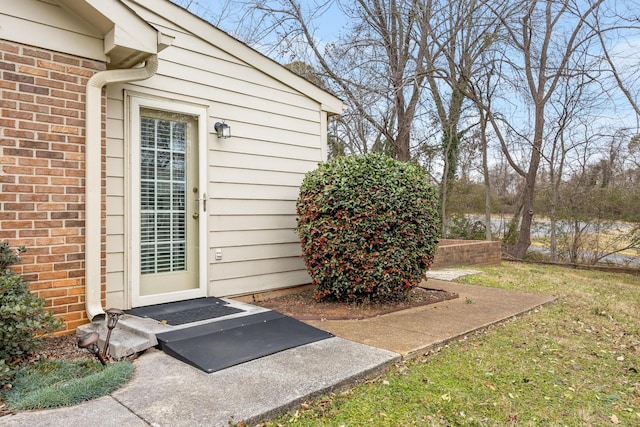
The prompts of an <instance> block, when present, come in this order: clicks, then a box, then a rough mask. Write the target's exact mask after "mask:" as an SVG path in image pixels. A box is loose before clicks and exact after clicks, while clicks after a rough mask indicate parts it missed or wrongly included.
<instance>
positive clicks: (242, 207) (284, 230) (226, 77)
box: [107, 3, 326, 306]
mask: <svg viewBox="0 0 640 427" xmlns="http://www.w3.org/2000/svg"><path fill="white" fill-rule="evenodd" d="M131 6H132V8H134V9H135V10H136V12H138V13H139V14H140V15H141V16H143V18H145V19H148V20H149V21H150V22H151V23H152V24H154V25H155V26H156V27H158V28H159V29H160V30H161V31H163V32H167V33H169V34H171V35H172V36H175V40H174V43H173V45H172V46H170V47H169V48H167V49H166V50H164V51H163V52H161V54H160V55H159V58H160V64H159V68H158V73H157V74H156V75H155V76H153V77H152V78H150V79H148V80H144V81H140V82H135V83H130V84H126V85H112V87H110V88H109V90H108V92H107V93H108V98H109V101H108V106H109V108H108V112H107V115H108V122H109V123H108V125H107V127H108V129H109V132H108V144H107V162H108V164H109V165H112V169H113V171H114V172H108V174H107V175H108V176H107V185H108V189H107V192H108V194H109V197H108V198H107V204H108V205H109V204H113V206H118V207H119V206H122V209H123V210H122V211H121V212H117V209H115V208H114V207H109V206H108V208H107V209H108V211H109V215H108V217H107V228H108V230H109V237H108V241H111V242H113V244H111V245H108V246H109V248H108V250H109V251H111V250H114V251H115V250H116V248H118V249H120V246H119V245H118V244H116V243H115V242H129V239H128V238H127V236H126V231H125V230H126V221H124V220H123V218H122V217H123V215H124V212H125V209H126V207H125V206H126V201H125V202H122V201H121V200H119V199H120V196H119V194H120V193H121V192H122V191H123V188H122V186H124V189H125V190H126V186H127V185H128V184H127V182H128V181H127V180H128V179H129V177H128V176H127V172H126V168H127V167H128V166H127V161H126V159H125V156H126V149H122V148H121V145H122V144H123V141H125V140H126V138H125V139H123V138H124V135H125V131H124V129H125V125H124V115H125V113H124V110H125V109H124V108H123V105H124V104H123V103H124V102H126V100H125V99H122V93H123V89H126V90H128V91H131V93H136V94H138V95H141V94H142V95H145V94H146V95H148V96H151V97H157V98H159V99H165V100H175V102H184V103H193V104H197V105H208V106H209V108H208V115H209V123H208V129H209V130H210V133H209V135H208V141H206V145H207V147H208V159H207V160H208V162H207V164H208V169H207V176H208V188H207V198H208V203H207V215H208V233H207V236H208V237H207V240H208V242H206V243H207V244H208V245H207V247H206V250H207V254H208V269H207V270H208V273H207V274H208V295H215V296H232V295H240V294H246V293H254V292H261V291H267V290H273V289H279V288H285V287H290V286H295V285H302V284H307V283H309V282H310V278H309V276H308V275H307V273H306V268H305V266H304V263H303V262H302V259H301V258H300V257H299V254H300V243H299V241H298V238H297V236H296V234H295V232H294V228H295V227H296V213H295V201H296V199H297V196H298V192H299V186H300V183H301V182H302V179H303V178H304V174H305V173H306V172H308V171H310V170H312V169H315V168H316V167H317V164H318V163H319V162H321V161H323V160H324V144H325V141H323V138H325V137H326V131H325V130H324V129H323V128H322V126H326V121H325V120H324V116H325V114H326V113H325V112H323V111H322V110H321V107H322V106H321V105H320V104H319V103H318V102H317V101H314V100H312V99H311V98H309V97H308V96H306V95H304V94H302V93H300V92H298V91H296V90H294V89H292V88H291V87H289V86H288V85H286V84H285V83H283V82H281V81H278V80H276V79H274V78H272V77H270V76H268V75H266V74H265V73H263V72H262V71H260V70H258V69H256V68H253V67H251V66H249V65H248V64H246V63H244V62H243V61H240V60H238V59H237V58H235V57H233V56H232V55H230V54H229V53H227V52H224V51H222V50H220V49H219V48H216V47H215V46H213V45H211V44H209V43H206V42H204V41H203V40H201V39H199V38H197V37H195V36H193V35H191V34H189V33H188V32H185V31H184V30H182V29H180V28H178V27H176V26H173V25H172V24H171V23H169V22H168V21H166V20H164V19H163V18H159V17H157V16H154V15H152V14H150V13H149V12H148V11H146V10H137V9H136V5H135V4H134V3H132V4H131ZM256 54H257V53H256ZM220 120H225V121H226V123H227V124H229V125H230V127H231V134H232V137H231V138H230V139H220V140H219V139H218V138H217V137H216V135H215V133H213V124H214V123H215V122H216V121H220ZM114 128H115V129H114ZM118 162H119V163H120V165H118V166H117V165H116V164H115V163H118ZM120 171H122V176H115V175H118V174H120ZM116 178H117V179H116ZM111 194H114V196H113V197H112V196H111ZM203 244H205V243H204V242H203ZM123 250H124V253H122V257H121V258H122V259H123V260H125V262H120V258H118V259H117V262H114V263H113V264H110V263H109V262H108V263H107V264H108V265H107V282H108V300H112V301H117V300H118V299H120V300H121V301H126V295H125V293H126V288H124V287H121V286H119V285H118V284H116V283H115V282H116V281H118V280H122V276H125V283H126V282H128V281H130V278H127V277H126V276H127V273H126V270H127V267H126V259H127V258H126V252H127V248H126V247H125V248H124V249H123ZM217 251H221V252H222V255H223V256H222V259H221V260H216V252H217ZM116 255H117V254H116V253H115V252H110V254H109V256H110V257H111V258H112V259H114V260H115V259H116ZM125 286H126V285H125ZM125 304H126V303H125ZM118 306H122V303H121V304H119V305H118Z"/></svg>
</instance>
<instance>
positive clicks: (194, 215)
mask: <svg viewBox="0 0 640 427" xmlns="http://www.w3.org/2000/svg"><path fill="white" fill-rule="evenodd" d="M192 216H193V219H198V218H200V214H199V213H198V212H196V213H194V214H193V215H192Z"/></svg>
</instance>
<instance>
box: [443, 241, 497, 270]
mask: <svg viewBox="0 0 640 427" xmlns="http://www.w3.org/2000/svg"><path fill="white" fill-rule="evenodd" d="M501 260H502V243H501V242H487V241H484V240H446V239H443V240H441V241H440V243H439V244H438V247H437V249H436V256H435V259H434V261H433V266H432V268H450V267H472V266H496V265H500V262H501Z"/></svg>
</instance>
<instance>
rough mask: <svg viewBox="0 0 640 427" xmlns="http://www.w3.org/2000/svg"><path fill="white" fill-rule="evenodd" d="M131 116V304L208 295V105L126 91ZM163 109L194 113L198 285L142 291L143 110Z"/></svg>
mask: <svg viewBox="0 0 640 427" xmlns="http://www.w3.org/2000/svg"><path fill="white" fill-rule="evenodd" d="M125 96H126V99H127V106H128V108H129V112H128V114H127V115H126V117H128V127H129V131H128V135H127V138H128V144H127V147H128V159H129V164H128V168H127V174H128V176H127V178H128V179H127V180H126V181H128V185H127V191H128V193H127V194H128V198H127V199H128V207H127V209H126V213H127V218H126V220H127V223H128V231H129V245H128V248H129V256H128V260H127V261H128V265H129V269H128V270H129V306H130V307H141V306H146V305H152V304H160V303H166V302H173V301H181V300H186V299H193V298H199V297H204V296H207V283H208V275H207V272H208V270H209V268H208V260H207V258H208V256H207V255H208V247H209V245H208V239H207V236H208V233H207V230H208V227H207V213H208V212H207V210H208V209H207V208H208V206H207V203H208V200H207V184H208V180H207V166H208V165H207V163H208V162H207V145H208V144H207V137H208V131H207V119H208V114H207V107H206V106H202V105H195V104H189V103H185V102H180V101H175V100H167V99H161V98H156V97H150V96H148V95H144V94H139V93H132V92H128V93H126V94H125ZM143 108H146V109H151V110H160V111H165V112H170V113H177V114H182V115H186V116H192V117H195V119H196V123H197V137H198V153H197V158H198V193H199V194H198V199H199V200H200V202H199V203H198V214H199V217H198V287H197V288H194V289H190V290H184V291H176V292H166V293H161V294H154V295H140V240H141V238H140V197H139V196H140V111H141V109H143Z"/></svg>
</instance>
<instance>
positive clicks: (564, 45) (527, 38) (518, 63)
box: [492, 0, 603, 258]
mask: <svg viewBox="0 0 640 427" xmlns="http://www.w3.org/2000/svg"><path fill="white" fill-rule="evenodd" d="M602 2H603V0H591V1H588V2H582V1H574V0H561V1H558V0H528V1H524V2H521V3H519V4H517V5H516V11H517V13H516V14H514V15H508V18H505V19H503V20H502V22H503V25H504V26H505V29H506V31H507V33H508V35H509V42H510V45H511V47H512V49H513V50H512V54H513V55H518V58H517V60H513V61H510V63H511V64H512V65H513V66H514V67H515V68H514V74H515V75H522V76H523V77H524V89H526V92H524V93H526V95H527V98H528V100H529V102H530V103H531V105H532V121H533V134H532V136H531V138H526V139H525V140H527V141H528V142H529V155H528V159H527V162H526V163H525V164H523V165H518V164H517V163H516V162H515V161H514V159H513V157H512V156H509V155H507V160H508V161H509V163H510V164H511V165H512V167H513V168H514V170H516V171H517V172H518V173H519V174H520V175H521V176H522V177H523V178H524V182H525V186H524V191H523V193H522V199H521V202H522V205H521V206H522V209H521V210H520V213H519V214H518V216H520V227H519V233H518V237H517V240H516V242H515V244H514V245H513V247H512V248H510V252H511V254H512V255H513V256H514V257H516V258H522V257H523V256H524V254H525V252H526V251H527V249H528V248H529V246H530V245H531V224H532V220H533V215H534V203H533V202H534V197H535V194H536V190H535V185H536V177H537V174H538V169H539V167H540V161H541V158H542V152H543V149H544V146H543V144H544V141H545V131H546V129H547V126H546V125H547V116H546V113H547V106H548V103H549V100H550V99H551V97H552V96H553V94H554V93H556V91H557V90H558V85H559V83H560V82H561V81H562V80H563V79H565V78H569V77H571V76H572V75H573V74H574V73H576V72H580V73H582V72H583V71H582V70H573V69H572V68H571V65H572V58H574V57H575V56H576V55H581V54H582V53H583V52H585V50H587V49H589V48H590V41H591V40H592V39H593V38H594V36H595V34H594V32H593V31H592V29H591V27H590V26H589V25H588V24H587V22H589V21H593V19H594V17H595V16H596V15H597V13H598V11H599V9H598V8H599V6H600V5H601V4H602ZM514 16H515V17H517V19H512V18H513V17H514ZM492 114H494V113H492ZM523 136H524V135H523ZM501 142H502V143H503V152H506V153H508V148H507V147H506V146H505V145H504V139H502V140H501Z"/></svg>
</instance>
